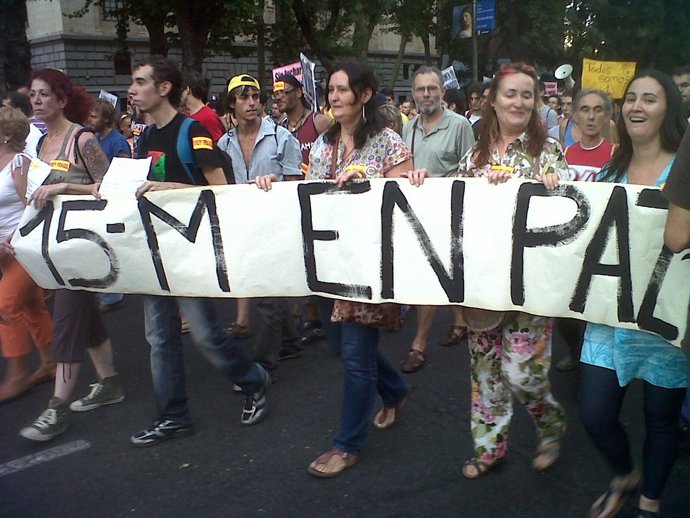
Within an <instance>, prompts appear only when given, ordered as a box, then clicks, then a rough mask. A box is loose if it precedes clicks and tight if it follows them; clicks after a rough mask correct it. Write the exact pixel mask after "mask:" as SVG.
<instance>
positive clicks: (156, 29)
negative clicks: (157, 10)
mask: <svg viewBox="0 0 690 518" xmlns="http://www.w3.org/2000/svg"><path fill="white" fill-rule="evenodd" d="M141 21H142V22H143V24H144V27H146V30H147V31H148V33H149V51H150V52H151V55H156V56H163V57H167V56H168V49H169V48H170V46H169V45H168V40H167V38H166V37H165V15H163V16H160V15H157V16H146V17H144V16H142V17H141Z"/></svg>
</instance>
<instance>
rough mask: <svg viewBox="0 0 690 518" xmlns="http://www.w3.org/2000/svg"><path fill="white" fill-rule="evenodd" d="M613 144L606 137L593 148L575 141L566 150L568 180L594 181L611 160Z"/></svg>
mask: <svg viewBox="0 0 690 518" xmlns="http://www.w3.org/2000/svg"><path fill="white" fill-rule="evenodd" d="M612 153H613V145H612V144H611V143H610V142H609V141H608V140H606V139H602V141H601V143H600V144H599V145H598V146H596V147H593V148H591V149H585V148H583V147H582V146H581V145H580V142H575V144H573V145H572V146H568V147H567V148H566V150H565V159H566V161H567V162H568V170H569V172H570V177H569V178H568V180H577V181H581V182H594V181H596V179H597V175H598V174H599V171H601V168H602V167H604V164H606V162H608V161H609V160H611V154H612Z"/></svg>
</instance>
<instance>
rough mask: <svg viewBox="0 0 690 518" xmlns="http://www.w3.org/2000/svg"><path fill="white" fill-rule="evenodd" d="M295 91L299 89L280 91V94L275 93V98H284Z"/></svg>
mask: <svg viewBox="0 0 690 518" xmlns="http://www.w3.org/2000/svg"><path fill="white" fill-rule="evenodd" d="M295 90H297V88H293V89H292V90H280V91H279V92H273V98H274V99H276V98H278V97H282V96H284V95H287V94H291V93H292V92H294V91H295Z"/></svg>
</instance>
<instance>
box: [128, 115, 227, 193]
mask: <svg viewBox="0 0 690 518" xmlns="http://www.w3.org/2000/svg"><path fill="white" fill-rule="evenodd" d="M185 119H186V117H185V116H184V115H182V114H181V113H178V114H176V115H175V116H174V117H173V119H172V120H171V121H170V122H168V123H167V124H166V125H165V126H163V127H162V128H159V127H158V126H157V125H154V126H152V127H151V128H150V129H147V130H146V131H145V132H144V136H145V138H142V139H140V141H139V147H138V149H137V158H148V157H151V172H150V173H149V180H152V181H156V182H175V183H181V184H193V185H209V183H210V182H209V181H208V180H207V178H206V176H205V173H204V171H205V170H211V171H212V170H215V169H218V168H220V162H219V159H218V154H217V152H216V150H215V149H214V144H213V139H212V138H211V135H210V134H209V132H208V131H207V130H206V128H204V127H203V126H202V125H201V124H199V123H198V122H193V123H192V125H191V126H190V128H189V144H190V147H191V150H192V154H193V155H194V161H195V162H196V165H197V167H196V168H193V169H194V171H193V173H194V177H193V178H190V177H189V175H188V174H187V172H186V170H185V167H184V166H183V165H182V162H181V160H180V157H179V156H178V155H177V134H178V133H179V132H180V127H181V126H182V123H183V122H184V120H185ZM221 174H222V170H221ZM223 178H225V176H224V175H223ZM221 183H225V182H224V181H223V182H221Z"/></svg>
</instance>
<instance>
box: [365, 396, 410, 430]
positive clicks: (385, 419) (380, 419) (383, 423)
mask: <svg viewBox="0 0 690 518" xmlns="http://www.w3.org/2000/svg"><path fill="white" fill-rule="evenodd" d="M410 394H412V391H411V390H408V391H407V394H405V396H404V397H403V398H402V399H401V400H400V402H399V403H398V404H397V405H395V406H394V407H392V408H386V407H385V406H384V407H383V408H382V409H381V410H379V411H378V412H377V413H376V415H375V416H374V421H373V422H374V426H375V427H376V428H377V429H379V430H388V429H389V428H390V427H391V426H393V425H394V424H395V421H396V420H397V418H398V414H399V413H400V411H401V410H402V409H403V407H404V406H405V403H407V400H408V399H410Z"/></svg>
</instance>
